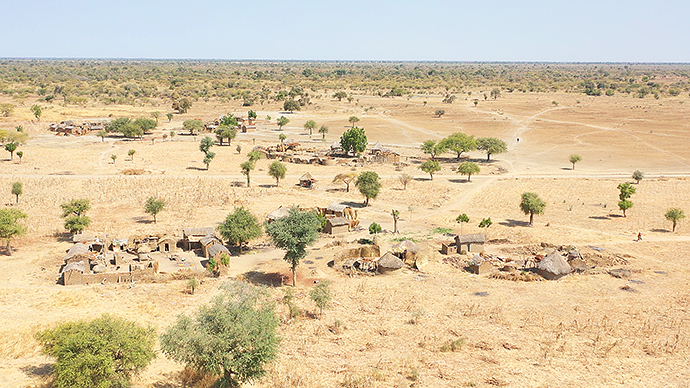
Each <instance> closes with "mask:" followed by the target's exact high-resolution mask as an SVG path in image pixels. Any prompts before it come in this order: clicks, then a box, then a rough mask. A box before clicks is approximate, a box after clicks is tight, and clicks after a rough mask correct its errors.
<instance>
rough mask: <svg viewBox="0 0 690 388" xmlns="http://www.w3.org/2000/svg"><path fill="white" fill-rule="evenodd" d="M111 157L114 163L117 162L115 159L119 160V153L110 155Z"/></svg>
mask: <svg viewBox="0 0 690 388" xmlns="http://www.w3.org/2000/svg"><path fill="white" fill-rule="evenodd" d="M110 159H112V160H113V164H115V161H116V160H117V155H115V154H112V155H110Z"/></svg>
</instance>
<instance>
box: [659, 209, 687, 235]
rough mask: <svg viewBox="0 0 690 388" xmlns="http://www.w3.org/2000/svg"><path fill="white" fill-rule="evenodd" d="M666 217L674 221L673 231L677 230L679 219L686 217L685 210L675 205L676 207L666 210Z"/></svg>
mask: <svg viewBox="0 0 690 388" xmlns="http://www.w3.org/2000/svg"><path fill="white" fill-rule="evenodd" d="M664 217H665V218H666V219H667V220H669V221H671V222H672V223H673V231H674V232H675V231H676V224H678V221H680V220H682V219H683V218H685V212H684V211H683V210H682V209H679V208H677V207H674V208H671V209H668V210H667V211H666V214H664Z"/></svg>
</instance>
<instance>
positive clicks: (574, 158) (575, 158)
mask: <svg viewBox="0 0 690 388" xmlns="http://www.w3.org/2000/svg"><path fill="white" fill-rule="evenodd" d="M568 160H569V161H570V163H572V164H573V170H574V169H575V163H577V162H579V161H581V160H582V156H580V155H578V154H572V155H570V158H569V159H568Z"/></svg>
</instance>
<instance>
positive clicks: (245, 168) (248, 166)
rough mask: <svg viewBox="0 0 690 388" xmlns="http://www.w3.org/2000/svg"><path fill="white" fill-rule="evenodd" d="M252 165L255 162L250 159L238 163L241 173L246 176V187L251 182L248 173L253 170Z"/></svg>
mask: <svg viewBox="0 0 690 388" xmlns="http://www.w3.org/2000/svg"><path fill="white" fill-rule="evenodd" d="M254 167H255V164H254V162H253V161H252V160H247V161H244V162H242V163H241V164H240V170H241V172H242V175H244V176H246V177H247V187H249V186H250V184H251V182H250V178H249V174H251V172H252V171H253V170H254Z"/></svg>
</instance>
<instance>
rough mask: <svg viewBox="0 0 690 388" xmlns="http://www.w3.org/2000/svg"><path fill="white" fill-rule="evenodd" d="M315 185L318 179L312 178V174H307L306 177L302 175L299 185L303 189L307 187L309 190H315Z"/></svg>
mask: <svg viewBox="0 0 690 388" xmlns="http://www.w3.org/2000/svg"><path fill="white" fill-rule="evenodd" d="M315 183H316V179H314V177H312V176H311V174H310V173H308V172H305V173H304V175H302V176H301V177H300V178H299V185H300V186H301V187H305V188H307V189H311V188H314V187H315Z"/></svg>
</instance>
